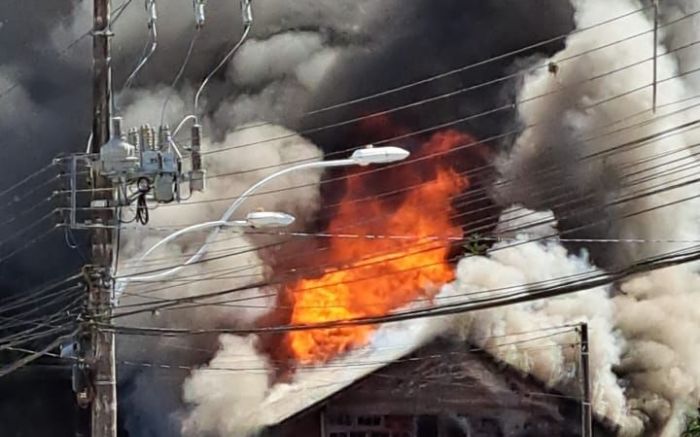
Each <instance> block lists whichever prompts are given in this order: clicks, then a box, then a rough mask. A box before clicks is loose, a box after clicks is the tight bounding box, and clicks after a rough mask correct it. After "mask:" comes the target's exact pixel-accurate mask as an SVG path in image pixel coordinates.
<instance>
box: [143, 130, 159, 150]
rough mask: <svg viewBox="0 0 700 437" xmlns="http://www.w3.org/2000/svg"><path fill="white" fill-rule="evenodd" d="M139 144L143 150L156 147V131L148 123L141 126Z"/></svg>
mask: <svg viewBox="0 0 700 437" xmlns="http://www.w3.org/2000/svg"><path fill="white" fill-rule="evenodd" d="M141 144H142V145H143V148H144V150H145V149H148V150H154V149H155V148H156V132H155V130H154V129H153V128H152V127H151V126H150V125H148V124H144V125H143V126H141Z"/></svg>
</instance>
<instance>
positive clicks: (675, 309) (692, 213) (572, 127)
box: [459, 0, 700, 436]
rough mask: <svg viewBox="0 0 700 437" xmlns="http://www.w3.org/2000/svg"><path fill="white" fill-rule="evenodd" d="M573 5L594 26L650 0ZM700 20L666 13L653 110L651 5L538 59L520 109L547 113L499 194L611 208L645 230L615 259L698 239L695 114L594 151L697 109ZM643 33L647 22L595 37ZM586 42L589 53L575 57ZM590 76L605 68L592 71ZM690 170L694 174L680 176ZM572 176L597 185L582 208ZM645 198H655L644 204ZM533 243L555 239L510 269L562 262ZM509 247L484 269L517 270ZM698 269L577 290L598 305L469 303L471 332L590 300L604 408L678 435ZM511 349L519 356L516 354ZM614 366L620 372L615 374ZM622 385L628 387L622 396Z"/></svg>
mask: <svg viewBox="0 0 700 437" xmlns="http://www.w3.org/2000/svg"><path fill="white" fill-rule="evenodd" d="M661 4H662V11H661V12H662V18H663V23H670V22H671V21H672V20H677V19H679V18H681V17H682V16H683V14H687V13H690V12H696V11H698V10H700V2H697V1H676V2H669V3H666V4H664V2H662V3H661ZM575 6H576V21H577V25H578V27H579V28H585V27H587V26H590V25H593V24H595V23H597V22H601V21H604V20H606V19H609V18H610V17H612V16H619V15H623V14H625V13H630V12H632V11H634V10H637V9H639V8H640V7H641V6H642V5H641V4H640V3H638V2H636V1H629V0H616V1H602V0H585V1H584V0H582V1H576V2H575ZM696 20H697V16H696V17H695V18H693V19H692V20H691V19H686V20H685V21H680V22H678V23H676V24H668V27H662V31H661V34H662V42H664V43H665V45H662V46H660V47H659V53H660V54H661V55H662V56H661V57H660V58H659V59H658V68H659V81H660V82H659V91H658V98H659V101H658V105H659V110H658V111H657V114H656V115H655V116H654V115H652V114H651V111H650V109H651V103H652V94H651V93H652V91H651V86H650V85H651V83H652V63H651V61H650V60H648V58H650V56H651V47H652V45H653V39H652V33H651V32H649V30H650V29H651V28H652V23H651V22H650V19H649V17H647V16H646V15H643V14H641V13H637V14H633V15H630V16H628V17H627V18H624V19H621V20H618V21H615V22H612V23H610V24H608V25H605V26H603V27H600V28H597V29H595V30H592V31H584V32H581V33H578V34H574V35H573V36H571V37H570V38H569V39H568V40H567V47H566V49H565V50H563V51H562V52H560V53H558V54H557V55H555V56H554V57H553V58H552V59H551V61H552V62H554V63H555V64H556V65H557V66H558V71H557V72H556V74H553V73H551V72H548V71H543V70H540V71H538V72H536V73H534V74H531V75H529V76H528V77H526V79H525V81H524V84H523V87H522V89H521V91H520V95H519V98H520V99H521V101H522V100H527V103H523V104H522V105H521V106H520V111H519V112H520V117H521V119H522V120H523V122H524V124H526V125H532V124H536V123H541V125H540V126H536V127H534V128H531V129H528V130H527V131H526V132H525V133H523V134H522V135H521V136H520V137H519V138H518V140H517V142H516V144H515V146H514V149H513V151H512V152H511V153H510V155H509V156H508V157H507V158H505V159H504V160H503V161H502V162H501V169H502V172H503V174H504V178H503V179H504V181H503V184H502V185H501V192H500V194H501V195H502V196H503V197H504V198H507V199H509V201H522V202H524V203H526V204H528V203H529V204H535V205H537V207H541V208H552V209H554V210H555V211H557V213H558V214H565V213H566V212H569V213H571V212H572V211H573V213H574V214H579V215H582V214H586V212H585V209H586V208H589V209H590V208H596V209H597V210H598V211H603V212H604V213H605V215H603V217H605V216H607V219H608V221H607V223H606V224H604V225H602V228H601V226H599V227H598V228H597V232H598V234H596V236H598V237H603V238H610V239H622V240H626V239H639V240H642V241H643V242H637V243H633V242H625V241H621V242H618V243H614V244H609V245H608V246H606V252H607V258H608V261H607V264H606V266H609V267H619V266H621V265H624V264H627V263H629V262H632V261H637V260H641V259H646V258H648V257H651V256H655V255H659V254H661V253H667V252H669V251H674V250H678V249H682V248H687V247H689V246H691V243H690V242H692V241H697V240H698V239H699V238H700V222H699V221H698V204H697V198H696V196H697V192H698V184H697V182H695V180H696V179H697V178H698V171H697V169H698V164H699V163H698V161H697V159H696V157H695V156H696V154H697V148H698V146H697V144H698V141H699V138H700V137H699V136H698V130H697V128H695V129H683V130H677V131H672V132H670V133H668V134H666V135H663V136H660V137H658V138H655V139H653V140H651V141H646V142H642V143H640V145H637V146H636V147H629V146H627V147H623V148H621V149H620V150H619V151H618V152H616V153H610V154H608V155H607V156H605V157H604V159H600V158H597V159H584V158H585V157H586V156H589V155H592V154H595V153H598V152H601V151H604V150H606V149H610V148H613V147H614V146H617V145H623V144H626V143H629V142H632V141H635V140H639V139H641V138H644V137H646V136H649V135H653V134H656V133H659V132H663V131H665V130H669V129H673V128H675V127H677V126H680V125H682V124H684V123H687V122H690V121H693V120H696V119H697V117H698V115H699V114H700V113H699V112H698V110H697V108H692V109H690V110H686V111H682V112H676V113H674V111H678V110H679V109H682V108H684V107H689V106H690V105H691V104H693V103H697V100H693V99H692V97H695V96H696V95H697V92H698V87H697V81H696V80H694V78H697V74H695V75H683V74H684V73H687V72H689V71H693V70H694V69H697V68H699V67H700V63H699V62H698V56H697V53H698V48H697V46H689V47H688V48H686V49H682V50H678V49H679V48H680V47H684V46H687V45H689V44H692V43H695V42H697V41H698V40H699V39H700V38H699V36H700V35H699V34H698V27H697V26H694V25H693V23H696V22H697V21H696ZM663 23H662V24H663ZM644 32H646V33H644ZM638 33H644V34H643V35H642V36H639V37H635V38H629V39H627V40H625V41H624V42H621V43H616V44H614V45H611V46H609V47H607V48H605V49H602V50H593V49H595V48H596V47H600V46H603V45H605V44H608V43H612V42H615V41H618V40H622V39H624V38H628V37H630V36H632V35H635V34H638ZM674 50H677V51H674ZM669 51H671V53H668V52H669ZM584 52H585V53H587V54H585V55H583V56H576V57H573V58H571V57H572V56H574V55H577V54H579V53H584ZM590 77H597V79H594V80H589V79H588V78H590ZM538 96H543V97H538ZM677 102H681V103H677ZM669 114H672V115H669ZM642 122H643V123H642ZM624 128H627V129H624ZM552 168H554V170H552ZM552 175H555V176H552ZM513 179H517V180H518V183H515V184H509V183H508V180H513ZM683 182H687V183H688V184H687V185H685V186H679V184H681V183H683ZM673 186H677V188H675V189H673V190H669V191H665V192H659V193H657V194H655V195H653V196H641V197H638V198H635V199H633V200H631V201H628V202H625V203H622V204H619V205H616V206H607V207H606V206H605V204H606V203H608V202H610V201H611V200H613V199H619V198H621V197H627V196H630V197H632V196H634V195H635V194H639V193H648V192H651V191H654V190H658V189H660V188H664V187H666V188H670V187H673ZM567 190H568V192H569V193H572V192H573V193H576V195H578V196H583V195H584V194H592V197H591V198H590V199H589V200H588V201H586V202H583V205H584V206H583V207H581V205H574V206H578V207H579V208H583V209H582V210H581V209H579V210H576V208H574V206H569V207H567V206H566V205H565V204H564V203H563V202H565V201H566V200H567V199H570V198H571V197H570V196H567V195H564V196H562V193H563V192H566V191H567ZM556 194H558V197H557V196H556ZM591 199H592V200H591ZM643 211H647V212H644V213H642V214H639V212H643ZM627 216H629V217H627ZM601 229H602V230H601ZM589 235H593V234H589ZM592 247H594V246H592ZM533 250H534V249H533ZM536 250H539V251H544V252H545V253H543V254H542V255H540V256H541V258H540V257H537V256H532V257H529V262H530V263H532V262H536V263H537V268H532V267H531V266H528V268H526V269H524V270H515V272H514V273H513V274H514V275H516V276H517V275H521V276H522V275H534V276H536V277H539V276H538V275H540V274H546V271H547V270H548V269H549V268H551V266H552V265H556V263H551V262H549V263H544V262H543V263H542V264H541V265H540V263H539V260H540V259H542V260H544V259H546V258H547V257H546V255H547V252H551V249H549V250H545V248H543V247H539V249H536ZM509 251H510V249H508V250H506V251H504V252H509ZM511 253H517V251H515V252H511ZM504 256H505V255H501V254H499V253H498V252H496V253H494V254H493V255H492V257H493V259H492V260H491V261H489V263H490V264H489V265H488V266H486V265H484V266H483V267H488V268H486V269H482V270H485V271H487V272H488V273H482V275H484V276H489V277H490V273H491V270H493V269H498V268H500V269H503V270H504V271H507V270H508V269H507V267H510V266H511V264H510V263H512V262H513V261H517V257H511V258H510V259H509V260H508V261H503V259H502V258H503V257H504ZM479 262H481V263H486V261H477V260H469V259H467V260H465V261H463V263H462V265H460V268H459V277H460V280H459V283H464V284H465V285H464V286H465V287H467V286H468V284H469V282H470V279H469V278H470V277H471V276H473V275H474V274H476V273H475V268H474V267H475V263H479ZM470 266H473V267H470ZM540 270H541V272H540ZM494 276H495V275H494ZM525 278H527V276H525ZM522 279H523V277H520V278H518V280H522ZM514 280H515V279H514ZM699 280H700V279H699V278H698V276H697V273H696V272H695V271H694V270H693V268H692V267H674V268H669V269H666V270H664V271H660V272H655V273H651V274H647V275H641V276H638V277H635V278H633V279H631V280H629V281H627V282H625V283H622V284H620V285H619V286H618V288H619V290H618V289H616V290H613V294H618V293H621V294H620V295H619V296H616V297H614V298H612V300H608V299H607V298H606V295H605V293H602V292H600V291H593V292H587V293H586V294H584V295H581V297H578V298H577V297H572V298H570V299H572V302H575V301H576V299H584V298H585V296H588V297H587V298H588V299H591V302H590V304H591V306H589V307H587V308H585V309H579V308H576V307H569V306H568V305H566V304H563V305H561V304H560V303H559V302H562V300H554V301H551V302H545V303H541V304H539V305H536V306H535V307H534V308H527V307H522V308H518V307H516V308H506V309H503V310H499V311H497V312H494V313H485V315H477V316H473V317H472V318H470V320H471V321H472V330H473V331H472V332H479V330H480V329H483V330H485V331H486V333H487V334H488V333H493V328H492V326H496V327H499V329H501V330H503V331H506V332H507V331H515V330H517V329H518V327H519V324H520V323H521V319H519V318H518V317H517V316H516V315H518V314H527V313H528V312H536V311H544V313H537V314H538V319H536V320H535V321H533V320H529V319H528V320H527V321H528V322H529V323H540V319H539V317H541V318H542V320H541V321H542V322H544V320H546V319H547V317H550V316H551V315H554V316H556V317H562V318H563V319H562V320H564V321H567V320H572V317H573V320H575V319H576V317H575V314H570V313H569V311H570V310H575V311H585V312H587V313H588V314H587V315H586V314H580V315H579V316H578V317H594V316H595V318H594V319H593V320H591V324H592V325H593V326H595V325H598V326H599V328H598V329H596V328H594V330H593V332H594V333H595V337H594V339H593V341H592V348H594V351H593V354H594V357H596V358H595V359H596V360H598V363H599V364H600V365H601V366H600V367H599V370H598V374H597V375H596V376H595V378H596V379H595V384H596V385H595V387H596V390H597V396H596V398H595V399H596V402H597V404H596V410H597V411H599V412H608V413H610V412H613V411H614V412H618V414H613V415H612V417H613V418H618V420H619V419H620V418H622V419H623V420H622V421H621V424H622V425H623V428H624V431H627V432H629V433H631V434H633V435H634V434H636V432H637V431H638V430H639V429H638V426H639V425H640V423H639V421H635V420H634V419H631V418H632V417H638V418H640V419H642V421H643V422H644V426H645V427H646V429H647V430H648V431H649V432H656V433H660V434H661V435H666V436H677V435H679V433H680V430H681V429H682V427H683V424H684V417H685V415H686V414H692V412H693V411H694V410H696V409H697V407H698V403H699V402H700V391H699V390H698V387H699V386H700V378H699V376H700V375H699V373H700V372H699V371H698V365H697V363H698V356H697V352H696V351H697V350H698V347H699V346H700V338H699V337H698V336H697V335H696V334H695V333H696V332H700V319H698V310H697V308H698V305H700V294H699V293H698V289H697V284H698V281H699ZM563 302H565V301H563ZM499 312H500V314H501V316H498V314H499ZM511 313H514V314H515V315H513V316H511V315H510V314H511ZM567 314H568V315H567ZM472 319H473V320H472ZM480 320H482V322H481V323H480V322H479V321H480ZM601 321H604V323H602V322H601ZM596 331H598V332H596ZM601 331H602V332H601ZM613 332H616V334H613ZM618 339H620V340H622V341H618ZM596 350H597V351H598V352H596ZM618 354H619V355H618ZM502 358H503V359H506V360H507V361H510V358H509V357H502ZM555 358H556V357H555ZM514 362H516V363H517V360H515V361H514ZM555 364H557V365H558V364H561V362H560V361H558V360H557V359H554V360H552V357H539V359H533V360H532V362H528V363H526V364H525V365H522V364H521V365H520V367H523V368H525V369H528V370H529V369H532V370H534V372H535V374H536V375H538V376H539V377H541V378H543V379H544V380H549V378H550V375H549V373H548V372H549V370H550V369H551V368H553V367H552V366H554V365H555ZM542 366H544V367H542ZM596 367H597V366H596ZM611 368H614V370H615V374H616V375H618V377H619V378H620V379H621V380H620V382H616V380H615V379H616V377H615V374H613V373H611V372H610V369H611ZM538 369H540V370H538ZM601 370H602V373H601ZM555 374H556V372H555ZM620 385H623V386H625V387H626V388H625V391H624V395H625V396H626V397H627V402H626V405H625V402H624V399H623V398H622V397H621V395H622V391H621V389H620V387H619V386H620ZM601 401H603V403H601ZM625 408H626V409H628V410H629V415H628V416H627V418H625V416H624V415H623V416H620V414H619V413H620V412H624V409H625Z"/></svg>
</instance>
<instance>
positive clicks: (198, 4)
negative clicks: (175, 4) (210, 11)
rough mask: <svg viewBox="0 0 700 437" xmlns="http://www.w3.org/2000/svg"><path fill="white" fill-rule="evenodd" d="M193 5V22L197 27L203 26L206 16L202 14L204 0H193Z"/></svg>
mask: <svg viewBox="0 0 700 437" xmlns="http://www.w3.org/2000/svg"><path fill="white" fill-rule="evenodd" d="M192 4H193V5H194V23H195V26H197V29H201V28H202V27H204V23H206V16H205V15H204V0H193V2H192Z"/></svg>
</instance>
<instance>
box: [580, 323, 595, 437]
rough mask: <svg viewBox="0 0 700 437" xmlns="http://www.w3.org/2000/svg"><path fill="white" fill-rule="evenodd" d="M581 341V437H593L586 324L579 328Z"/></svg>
mask: <svg viewBox="0 0 700 437" xmlns="http://www.w3.org/2000/svg"><path fill="white" fill-rule="evenodd" d="M579 335H580V340H581V380H582V381H581V384H582V386H583V390H582V392H583V393H582V397H583V399H582V400H581V406H582V411H581V420H582V436H583V437H593V410H592V408H591V376H590V361H589V354H588V323H581V326H580V327H579Z"/></svg>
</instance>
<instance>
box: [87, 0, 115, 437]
mask: <svg viewBox="0 0 700 437" xmlns="http://www.w3.org/2000/svg"><path fill="white" fill-rule="evenodd" d="M110 2H111V0H94V21H93V32H92V36H93V44H92V49H93V90H92V105H93V121H92V147H91V152H92V153H99V152H100V147H101V146H102V145H103V144H105V143H106V142H107V141H109V136H110V119H111V103H112V102H111V100H112V96H111V93H112V69H111V50H110V49H111V42H110V39H111V37H112V35H111V25H110V14H111V11H110ZM91 178H92V189H93V195H92V203H91V205H92V206H93V207H95V208H96V209H94V210H93V211H96V212H95V213H94V215H93V225H94V227H95V229H94V232H93V234H92V238H91V246H92V266H91V268H90V275H91V277H92V280H91V282H90V288H89V290H88V293H89V295H88V308H89V313H90V316H91V320H92V324H91V332H90V340H89V341H90V345H89V351H90V352H89V354H88V358H89V360H90V364H91V369H90V370H91V376H92V378H91V380H92V381H91V385H92V390H93V396H94V397H93V398H92V405H91V407H92V420H91V434H92V437H116V435H117V387H116V369H115V350H114V347H115V344H114V343H115V341H114V340H115V336H114V332H113V331H107V330H104V329H100V328H99V327H98V326H97V324H98V323H110V322H111V315H112V296H111V294H112V293H111V278H110V276H111V267H112V225H114V224H116V223H113V218H114V215H113V214H112V213H111V210H110V209H108V207H111V204H112V191H111V188H112V183H111V181H110V180H109V179H106V178H104V177H102V176H100V175H99V174H98V172H97V169H93V172H92V175H91Z"/></svg>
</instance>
